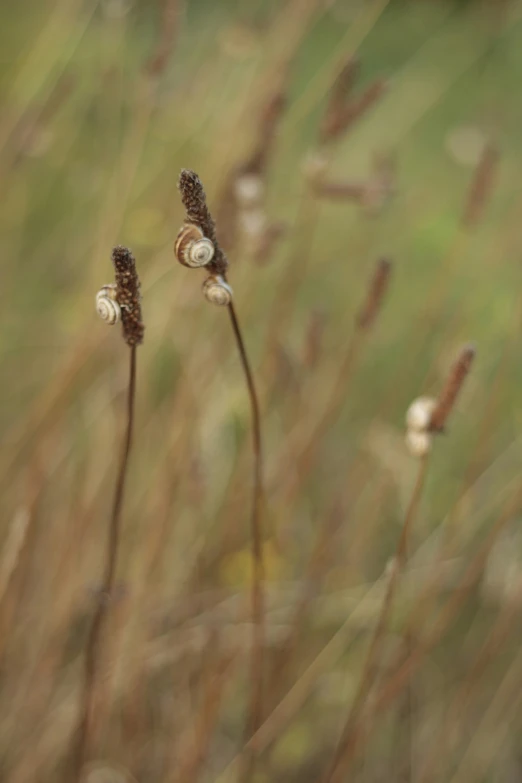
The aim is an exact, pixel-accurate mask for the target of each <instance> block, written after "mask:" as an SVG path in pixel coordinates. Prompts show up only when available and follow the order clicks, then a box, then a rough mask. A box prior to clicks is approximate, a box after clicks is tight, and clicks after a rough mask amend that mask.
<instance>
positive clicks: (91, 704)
mask: <svg viewBox="0 0 522 783" xmlns="http://www.w3.org/2000/svg"><path fill="white" fill-rule="evenodd" d="M135 397H136V346H135V345H133V346H131V348H130V364H129V384H128V390H127V425H126V431H125V437H124V441H123V448H122V451H121V456H120V464H119V468H118V476H117V479H116V488H115V491H114V498H113V503H112V511H111V520H110V524H109V531H108V533H109V535H108V540H107V549H106V555H105V557H106V559H105V567H104V573H103V578H102V585H101V594H100V597H99V600H98V602H97V606H96V611H95V614H94V617H93V621H92V625H91V629H90V632H89V637H88V639H87V646H86V649H85V668H84V680H83V692H82V706H81V716H80V723H79V726H78V732H77V743H76V747H75V749H74V757H73V764H74V777H75V779H76V780H78V781H80V779H81V775H82V768H83V766H84V764H85V762H86V761H87V757H88V754H89V746H90V741H91V734H92V730H93V724H94V720H95V707H96V701H97V699H96V694H97V683H96V680H97V676H98V669H99V663H100V655H101V652H102V639H103V631H104V625H105V621H106V618H107V616H108V613H109V609H110V604H111V600H112V592H113V588H114V577H115V574H116V563H117V559H118V550H119V543H120V537H121V512H122V507H123V496H124V491H125V481H126V477H127V467H128V463H129V456H130V451H131V445H132V433H133V429H134V400H135Z"/></svg>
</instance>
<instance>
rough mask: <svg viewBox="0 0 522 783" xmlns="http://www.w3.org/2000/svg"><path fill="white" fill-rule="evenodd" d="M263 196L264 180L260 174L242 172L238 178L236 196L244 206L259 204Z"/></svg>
mask: <svg viewBox="0 0 522 783" xmlns="http://www.w3.org/2000/svg"><path fill="white" fill-rule="evenodd" d="M262 197H263V180H262V179H261V177H260V176H259V175H258V174H242V175H241V176H240V177H239V178H238V179H237V180H236V198H237V200H238V201H239V203H240V204H241V206H242V207H244V208H248V207H252V206H255V205H256V204H258V203H259V202H260V201H261V199H262Z"/></svg>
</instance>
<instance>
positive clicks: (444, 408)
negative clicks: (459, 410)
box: [429, 345, 476, 432]
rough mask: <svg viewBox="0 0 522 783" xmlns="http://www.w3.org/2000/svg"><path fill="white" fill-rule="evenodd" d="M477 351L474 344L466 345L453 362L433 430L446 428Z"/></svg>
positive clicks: (431, 429) (430, 428)
mask: <svg viewBox="0 0 522 783" xmlns="http://www.w3.org/2000/svg"><path fill="white" fill-rule="evenodd" d="M475 353H476V351H475V346H474V345H465V346H464V348H463V349H462V350H461V352H460V354H459V357H458V358H457V360H456V362H455V363H454V364H453V367H452V368H451V370H450V373H449V375H448V379H447V381H446V384H445V386H444V387H443V389H442V391H441V393H440V395H439V399H438V400H437V405H436V407H435V410H434V411H433V413H432V416H431V421H430V426H429V430H430V431H431V432H442V430H443V429H444V426H445V424H446V421H447V419H448V416H449V415H450V413H451V411H452V410H453V406H454V405H455V401H456V399H457V396H458V395H459V392H460V390H461V388H462V384H463V383H464V380H465V378H466V376H467V374H468V373H469V371H470V369H471V365H472V363H473V359H474V358H475Z"/></svg>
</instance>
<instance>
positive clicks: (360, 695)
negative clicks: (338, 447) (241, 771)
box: [322, 457, 428, 783]
mask: <svg viewBox="0 0 522 783" xmlns="http://www.w3.org/2000/svg"><path fill="white" fill-rule="evenodd" d="M427 466H428V460H427V458H426V457H424V458H422V459H421V461H420V464H419V470H418V473H417V479H416V482H415V486H414V488H413V493H412V496H411V499H410V503H409V506H408V510H407V512H406V516H405V518H404V523H403V526H402V530H401V535H400V537H399V541H398V543H397V548H396V550H395V557H394V559H393V562H392V564H391V571H390V574H389V578H388V583H387V585H386V588H385V594H384V600H383V602H382V606H381V611H380V615H379V618H378V620H377V624H376V626H375V630H374V632H373V637H372V640H371V643H370V647H369V650H368V654H367V656H366V660H365V663H364V668H363V671H362V674H361V679H360V680H359V687H358V689H357V692H356V694H355V698H354V700H353V702H352V706H351V709H350V712H349V714H348V718H347V719H346V722H345V724H344V729H343V733H342V735H341V739H340V741H339V744H338V746H337V750H336V752H335V754H334V758H333V760H332V763H331V764H330V766H329V768H328V770H327V772H326V774H325V775H324V777H323V779H322V783H332V781H334V780H336V779H337V773H338V771H342V772H343V773H344V772H346V765H347V763H348V762H349V761H350V758H351V757H350V755H349V749H350V747H351V740H352V735H353V733H354V731H355V729H356V728H357V727H358V724H359V718H360V716H361V712H362V710H363V709H364V707H365V705H366V701H367V699H368V696H369V695H370V691H371V689H372V687H373V684H374V682H375V678H376V675H377V668H378V662H379V653H380V648H381V646H382V643H383V640H384V638H385V635H386V629H387V626H388V621H389V619H390V616H391V610H392V606H393V599H394V597H395V590H396V588H397V583H398V579H399V574H400V570H401V568H402V567H403V565H404V562H405V560H406V557H407V552H408V542H409V540H410V533H411V529H412V526H413V521H414V518H415V515H416V512H417V509H418V506H419V501H420V498H421V495H422V490H423V487H424V480H425V478H426V469H427Z"/></svg>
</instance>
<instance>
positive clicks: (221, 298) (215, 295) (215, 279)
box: [203, 275, 232, 307]
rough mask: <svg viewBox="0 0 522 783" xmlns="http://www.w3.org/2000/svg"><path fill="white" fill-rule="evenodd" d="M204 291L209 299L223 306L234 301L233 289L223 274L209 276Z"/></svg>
mask: <svg viewBox="0 0 522 783" xmlns="http://www.w3.org/2000/svg"><path fill="white" fill-rule="evenodd" d="M203 293H204V294H205V298H206V299H207V301H209V302H211V303H212V304H215V305H221V306H222V307H223V306H225V305H229V304H230V303H231V301H232V289H231V287H230V286H229V284H228V283H227V282H226V281H225V280H224V279H223V278H222V277H221V275H211V276H210V277H207V279H206V280H205V282H204V283H203Z"/></svg>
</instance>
